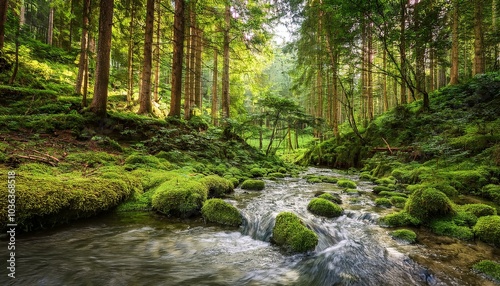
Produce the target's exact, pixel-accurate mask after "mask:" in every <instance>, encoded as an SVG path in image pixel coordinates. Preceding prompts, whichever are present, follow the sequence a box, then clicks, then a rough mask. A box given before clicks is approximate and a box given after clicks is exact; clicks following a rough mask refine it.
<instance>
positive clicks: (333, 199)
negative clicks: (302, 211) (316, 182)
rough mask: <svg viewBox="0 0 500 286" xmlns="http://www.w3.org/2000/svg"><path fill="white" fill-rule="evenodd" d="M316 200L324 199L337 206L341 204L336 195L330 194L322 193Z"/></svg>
mask: <svg viewBox="0 0 500 286" xmlns="http://www.w3.org/2000/svg"><path fill="white" fill-rule="evenodd" d="M318 198H321V199H325V200H328V201H330V202H332V203H336V204H339V205H340V204H342V199H341V198H340V196H338V195H332V194H330V193H323V194H321V195H319V196H318Z"/></svg>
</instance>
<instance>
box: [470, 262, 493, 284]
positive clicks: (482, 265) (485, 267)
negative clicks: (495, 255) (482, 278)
mask: <svg viewBox="0 0 500 286" xmlns="http://www.w3.org/2000/svg"><path fill="white" fill-rule="evenodd" d="M472 268H473V269H474V270H476V271H478V272H481V273H483V274H485V275H486V276H489V277H490V278H492V279H494V280H496V281H497V282H500V263H498V262H495V261H491V260H481V261H479V262H478V263H476V264H474V265H473V266H472Z"/></svg>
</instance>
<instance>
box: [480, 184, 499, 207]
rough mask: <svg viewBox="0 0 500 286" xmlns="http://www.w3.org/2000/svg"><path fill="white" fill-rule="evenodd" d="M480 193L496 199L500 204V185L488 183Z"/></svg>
mask: <svg viewBox="0 0 500 286" xmlns="http://www.w3.org/2000/svg"><path fill="white" fill-rule="evenodd" d="M479 194H480V195H481V196H482V197H484V198H487V199H490V200H492V201H494V202H495V203H496V204H500V185H493V184H489V185H486V186H484V187H483V188H482V189H481V191H480V192H479Z"/></svg>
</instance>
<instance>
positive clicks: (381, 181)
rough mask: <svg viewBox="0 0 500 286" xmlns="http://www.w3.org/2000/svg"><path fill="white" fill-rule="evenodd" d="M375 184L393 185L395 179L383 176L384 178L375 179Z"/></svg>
mask: <svg viewBox="0 0 500 286" xmlns="http://www.w3.org/2000/svg"><path fill="white" fill-rule="evenodd" d="M375 184H377V185H384V186H387V185H394V184H396V179H395V178H394V177H384V178H380V179H377V180H375Z"/></svg>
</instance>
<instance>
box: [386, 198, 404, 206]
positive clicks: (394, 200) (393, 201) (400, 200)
mask: <svg viewBox="0 0 500 286" xmlns="http://www.w3.org/2000/svg"><path fill="white" fill-rule="evenodd" d="M389 201H390V202H391V204H392V205H393V206H395V207H397V208H404V207H405V204H406V201H407V199H406V198H404V197H400V196H392V197H390V198H389Z"/></svg>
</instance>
